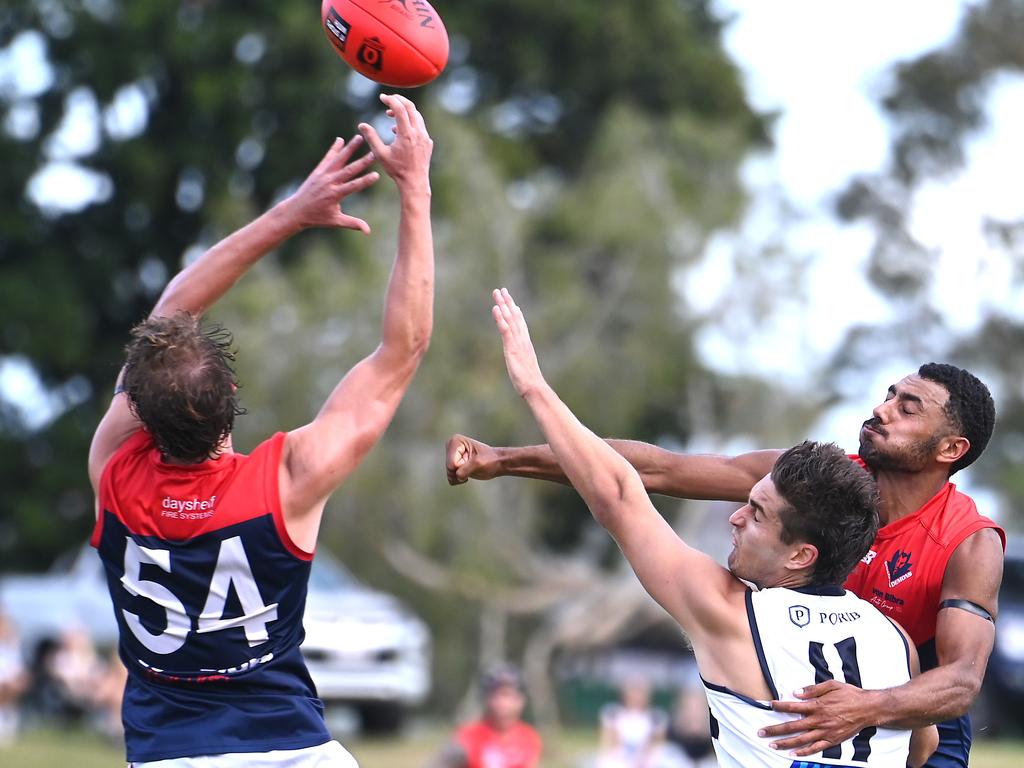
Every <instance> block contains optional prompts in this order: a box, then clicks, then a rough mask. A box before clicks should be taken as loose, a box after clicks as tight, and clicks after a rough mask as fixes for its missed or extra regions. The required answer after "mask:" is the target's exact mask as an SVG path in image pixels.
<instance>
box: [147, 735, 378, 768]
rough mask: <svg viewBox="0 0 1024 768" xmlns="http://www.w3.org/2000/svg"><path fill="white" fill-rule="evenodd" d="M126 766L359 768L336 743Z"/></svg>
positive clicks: (175, 758)
mask: <svg viewBox="0 0 1024 768" xmlns="http://www.w3.org/2000/svg"><path fill="white" fill-rule="evenodd" d="M128 765H129V768H359V764H358V763H357V762H356V759H355V758H354V757H352V755H351V754H349V752H348V750H347V749H345V748H344V747H343V746H341V744H339V743H338V742H336V741H328V742H327V743H326V744H320V745H318V746H315V747H305V748H304V749H275V750H272V751H270V752H227V753H225V754H223V755H206V756H203V757H174V758H171V759H170V760H154V761H151V762H147V763H129V764H128Z"/></svg>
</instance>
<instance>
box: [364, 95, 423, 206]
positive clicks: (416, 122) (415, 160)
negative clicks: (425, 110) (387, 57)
mask: <svg viewBox="0 0 1024 768" xmlns="http://www.w3.org/2000/svg"><path fill="white" fill-rule="evenodd" d="M380 100H381V101H382V102H384V105H385V106H386V107H387V108H388V109H387V115H388V117H390V118H393V119H394V121H395V126H394V128H393V130H394V132H395V140H394V141H393V142H392V143H391V144H385V143H384V140H383V139H381V137H380V135H379V134H378V133H377V131H376V130H374V128H373V126H372V125H369V124H368V123H360V124H359V131H360V132H361V133H362V134H363V136H364V137H365V138H366V141H367V142H368V143H369V145H370V149H371V150H372V152H373V154H374V156H375V157H376V158H377V162H378V163H380V167H381V168H383V169H384V172H385V173H386V174H387V175H388V176H390V177H391V178H392V179H394V180H395V184H397V185H398V189H399V191H402V192H422V191H429V190H430V177H429V172H430V155H431V153H432V152H433V150H434V142H433V140H432V139H431V138H430V134H429V133H427V126H426V124H425V123H424V122H423V115H421V114H420V113H419V110H417V109H416V105H415V104H413V103H412V102H411V101H409V99H407V98H405V97H404V96H399V95H397V94H386V93H382V94H381V96H380Z"/></svg>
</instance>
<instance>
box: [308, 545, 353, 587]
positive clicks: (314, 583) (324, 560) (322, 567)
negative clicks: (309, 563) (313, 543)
mask: <svg viewBox="0 0 1024 768" xmlns="http://www.w3.org/2000/svg"><path fill="white" fill-rule="evenodd" d="M357 585H358V582H356V580H355V578H354V577H353V576H352V574H350V573H349V572H348V571H346V570H345V568H344V567H343V566H342V565H341V564H340V563H338V561H336V560H335V559H334V558H332V557H330V556H329V555H325V554H324V553H323V552H321V553H319V554H318V555H317V556H316V559H315V560H313V567H312V568H311V569H310V572H309V588H310V590H312V591H337V590H345V589H354V588H355V587H356V586H357Z"/></svg>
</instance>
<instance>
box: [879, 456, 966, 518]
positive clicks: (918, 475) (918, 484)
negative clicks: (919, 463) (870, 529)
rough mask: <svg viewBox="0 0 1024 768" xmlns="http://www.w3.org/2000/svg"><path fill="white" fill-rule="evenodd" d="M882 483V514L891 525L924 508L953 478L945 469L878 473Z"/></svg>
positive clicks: (880, 492)
mask: <svg viewBox="0 0 1024 768" xmlns="http://www.w3.org/2000/svg"><path fill="white" fill-rule="evenodd" d="M875 480H876V482H877V483H878V494H879V498H880V501H881V503H880V504H879V508H878V510H879V516H880V517H881V520H882V525H888V524H890V523H894V522H896V521H897V520H900V519H902V518H904V517H907V516H908V515H912V514H914V513H915V512H917V511H918V510H919V509H921V507H923V506H924V505H925V504H926V503H927V502H928V501H929V499H931V498H932V497H933V496H934V495H935V494H937V493H938V492H939V491H941V490H942V488H943V487H944V486H945V485H946V483H947V482H948V481H949V477H948V476H947V475H946V471H945V469H944V468H941V467H940V468H937V469H935V470H929V471H924V472H889V471H886V470H882V471H880V472H878V473H877V474H876V475H875Z"/></svg>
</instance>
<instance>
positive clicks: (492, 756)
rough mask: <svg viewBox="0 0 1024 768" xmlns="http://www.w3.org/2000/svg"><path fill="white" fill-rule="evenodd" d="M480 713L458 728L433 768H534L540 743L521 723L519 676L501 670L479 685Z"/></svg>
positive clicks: (523, 700) (522, 700)
mask: <svg viewBox="0 0 1024 768" xmlns="http://www.w3.org/2000/svg"><path fill="white" fill-rule="evenodd" d="M480 692H481V695H482V696H483V703H484V711H483V715H482V716H481V717H480V719H478V720H474V721H472V722H469V723H466V724H464V725H462V726H460V727H459V728H458V729H457V730H456V731H455V735H454V737H453V738H452V741H451V743H450V744H448V746H447V747H445V749H444V750H442V752H441V754H440V755H439V756H438V758H437V760H436V761H435V765H434V766H433V768H535V766H536V765H537V764H538V762H539V761H540V754H541V746H542V745H541V739H540V735H539V734H538V733H537V731H536V730H534V728H533V727H532V726H530V725H528V724H527V723H524V722H523V721H522V716H523V708H524V707H525V706H526V695H525V693H524V691H523V682H522V678H521V677H520V675H519V673H518V672H517V671H516V670H515V669H513V668H511V667H501V668H499V669H497V670H494V671H492V672H490V673H488V674H486V675H484V676H483V678H482V679H481V681H480Z"/></svg>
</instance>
